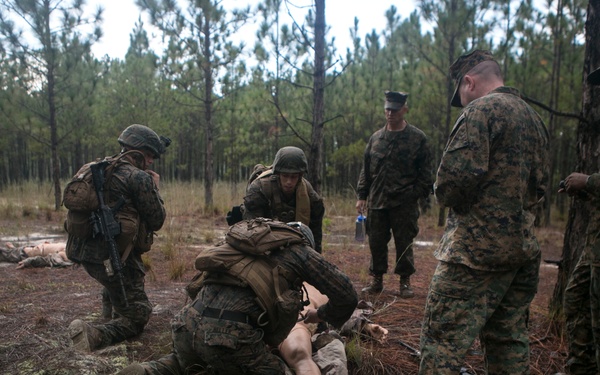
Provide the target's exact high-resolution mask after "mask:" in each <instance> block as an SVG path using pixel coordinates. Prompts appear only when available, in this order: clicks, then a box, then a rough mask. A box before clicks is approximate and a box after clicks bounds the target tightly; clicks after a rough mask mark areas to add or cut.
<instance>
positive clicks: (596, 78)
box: [587, 68, 600, 85]
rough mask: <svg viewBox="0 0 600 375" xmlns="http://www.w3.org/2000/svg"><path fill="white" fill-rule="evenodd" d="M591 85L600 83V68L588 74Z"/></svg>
mask: <svg viewBox="0 0 600 375" xmlns="http://www.w3.org/2000/svg"><path fill="white" fill-rule="evenodd" d="M587 81H588V83H589V84H590V85H600V68H598V69H596V70H594V71H593V72H591V73H590V74H589V75H588V76H587Z"/></svg>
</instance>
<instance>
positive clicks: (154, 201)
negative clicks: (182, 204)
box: [129, 169, 167, 231]
mask: <svg viewBox="0 0 600 375" xmlns="http://www.w3.org/2000/svg"><path fill="white" fill-rule="evenodd" d="M129 185H130V187H131V189H132V200H133V204H134V206H135V208H136V210H137V211H138V213H139V215H140V220H142V221H144V222H145V223H146V229H147V230H149V231H157V230H159V229H160V228H162V226H163V224H164V222H165V218H166V215H167V214H166V210H165V205H164V202H163V200H162V198H161V196H160V193H159V192H158V187H157V185H156V183H155V180H154V177H153V176H152V175H150V174H149V173H148V172H147V171H142V170H139V169H138V170H135V171H134V172H133V173H132V176H131V179H130V181H129Z"/></svg>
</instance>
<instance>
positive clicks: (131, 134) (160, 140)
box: [118, 124, 171, 159]
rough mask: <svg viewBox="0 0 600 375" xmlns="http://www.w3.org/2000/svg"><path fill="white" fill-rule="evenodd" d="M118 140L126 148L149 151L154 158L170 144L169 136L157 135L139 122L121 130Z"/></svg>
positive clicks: (157, 157)
mask: <svg viewBox="0 0 600 375" xmlns="http://www.w3.org/2000/svg"><path fill="white" fill-rule="evenodd" d="M118 141H119V144H120V145H121V146H122V147H123V148H124V149H127V150H131V149H134V150H147V151H150V152H151V153H152V156H153V157H154V159H159V158H160V155H162V154H164V153H165V151H166V150H167V147H169V145H170V144H171V140H170V139H169V138H167V137H163V136H159V135H158V134H156V132H155V131H154V130H152V129H150V128H149V127H147V126H144V125H139V124H133V125H130V126H128V127H127V128H126V129H125V130H123V132H122V133H121V135H120V136H119V139H118Z"/></svg>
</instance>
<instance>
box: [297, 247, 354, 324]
mask: <svg viewBox="0 0 600 375" xmlns="http://www.w3.org/2000/svg"><path fill="white" fill-rule="evenodd" d="M289 249H290V252H289V253H290V254H289V255H290V256H292V257H294V258H295V261H294V262H292V263H290V264H289V266H290V267H292V269H294V272H295V273H297V274H298V275H300V277H301V278H302V279H303V280H305V281H306V282H307V283H309V284H310V285H312V286H314V287H315V288H316V289H317V290H318V291H319V293H320V294H322V295H325V296H326V297H327V298H328V301H327V302H326V303H324V304H322V305H321V306H319V307H318V308H317V315H316V317H318V319H320V320H323V321H326V322H328V323H330V324H331V325H333V326H335V327H337V328H339V327H341V326H342V324H344V322H345V321H346V320H348V318H350V316H351V315H352V312H353V311H354V309H355V307H356V305H357V303H358V295H357V293H356V291H355V290H354V286H353V285H352V282H351V281H350V279H349V278H348V276H346V275H345V274H344V273H343V272H342V271H340V270H339V269H338V268H337V267H336V266H335V265H334V264H332V263H329V262H328V261H327V260H325V258H323V256H322V255H321V254H319V253H317V252H316V251H312V250H310V248H308V247H306V246H302V245H295V246H292V247H290V248H289ZM309 297H310V294H309ZM316 317H312V318H309V320H313V319H316Z"/></svg>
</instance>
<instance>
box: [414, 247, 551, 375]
mask: <svg viewBox="0 0 600 375" xmlns="http://www.w3.org/2000/svg"><path fill="white" fill-rule="evenodd" d="M540 259H541V255H540V254H538V256H537V257H536V258H535V259H533V260H531V261H530V262H527V263H526V264H524V265H523V266H522V267H520V268H518V269H515V270H512V271H503V272H490V271H479V270H474V269H471V268H468V267H467V266H464V265H461V264H451V263H445V262H440V263H439V264H438V266H437V268H436V270H435V273H434V275H433V278H432V280H431V284H430V286H429V294H428V296H427V303H426V307H425V311H426V313H425V318H424V321H423V327H422V331H421V364H420V367H419V374H421V375H423V374H431V375H433V374H435V375H439V374H458V373H460V369H461V367H463V365H464V364H463V359H464V357H465V355H466V354H467V351H468V350H469V348H470V347H471V345H472V344H473V342H474V341H475V339H476V338H477V337H478V336H479V339H480V341H481V345H482V348H483V351H484V355H485V358H486V366H487V369H486V370H487V371H486V373H488V374H498V375H500V374H506V375H517V374H529V333H528V328H527V323H528V322H527V320H528V312H529V304H530V303H531V301H532V300H533V297H534V296H535V294H536V292H537V281H538V277H539V265H540Z"/></svg>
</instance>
